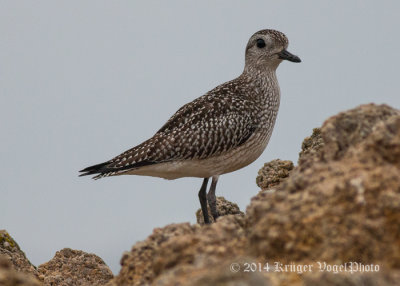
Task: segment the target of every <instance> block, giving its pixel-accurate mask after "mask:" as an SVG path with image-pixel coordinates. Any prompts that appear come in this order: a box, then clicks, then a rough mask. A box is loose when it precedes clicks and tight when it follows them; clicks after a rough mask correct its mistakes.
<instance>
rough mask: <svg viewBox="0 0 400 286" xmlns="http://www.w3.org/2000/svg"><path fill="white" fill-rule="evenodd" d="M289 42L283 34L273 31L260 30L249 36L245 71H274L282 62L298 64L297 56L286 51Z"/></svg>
mask: <svg viewBox="0 0 400 286" xmlns="http://www.w3.org/2000/svg"><path fill="white" fill-rule="evenodd" d="M288 44H289V41H288V39H287V37H286V36H285V34H283V33H281V32H279V31H275V30H261V31H258V32H257V33H255V34H254V35H253V36H251V38H250V40H249V42H248V43H247V47H246V66H245V69H255V70H259V71H262V70H266V69H271V70H276V68H277V67H278V65H279V64H280V63H281V62H282V61H283V60H288V61H291V62H295V63H299V62H301V60H300V58H299V57H298V56H295V55H293V54H291V53H289V52H288V51H287V50H286V49H287V47H288Z"/></svg>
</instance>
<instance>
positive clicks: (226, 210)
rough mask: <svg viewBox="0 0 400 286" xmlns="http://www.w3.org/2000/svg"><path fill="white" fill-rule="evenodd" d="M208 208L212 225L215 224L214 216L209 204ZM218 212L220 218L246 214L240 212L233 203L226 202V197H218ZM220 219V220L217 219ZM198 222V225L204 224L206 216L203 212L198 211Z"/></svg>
mask: <svg viewBox="0 0 400 286" xmlns="http://www.w3.org/2000/svg"><path fill="white" fill-rule="evenodd" d="M207 206H208V208H207V210H208V217H209V219H210V221H211V223H213V222H215V221H214V218H213V216H212V215H211V211H210V206H209V205H208V204H207ZM217 211H218V215H219V216H221V217H222V216H226V215H240V216H244V213H243V212H241V211H240V209H239V207H238V205H237V204H235V203H232V202H230V201H228V200H226V199H225V198H224V197H217ZM217 219H218V218H217ZM196 220H197V223H198V224H201V225H203V224H204V216H203V211H202V210H201V209H198V210H197V212H196Z"/></svg>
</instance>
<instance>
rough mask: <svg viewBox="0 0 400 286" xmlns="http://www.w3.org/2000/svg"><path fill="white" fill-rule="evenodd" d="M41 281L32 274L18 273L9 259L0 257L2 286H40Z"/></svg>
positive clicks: (0, 281) (0, 280) (0, 285)
mask: <svg viewBox="0 0 400 286" xmlns="http://www.w3.org/2000/svg"><path fill="white" fill-rule="evenodd" d="M40 285H42V284H41V283H40V282H39V280H38V279H37V278H36V276H34V275H33V274H31V273H27V272H26V273H24V272H21V271H17V270H16V269H15V265H14V264H12V263H11V261H10V259H9V257H7V256H5V255H0V286H40Z"/></svg>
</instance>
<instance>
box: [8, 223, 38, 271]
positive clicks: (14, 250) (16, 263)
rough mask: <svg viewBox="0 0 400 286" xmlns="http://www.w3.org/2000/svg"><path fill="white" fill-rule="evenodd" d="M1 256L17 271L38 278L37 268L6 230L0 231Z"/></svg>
mask: <svg viewBox="0 0 400 286" xmlns="http://www.w3.org/2000/svg"><path fill="white" fill-rule="evenodd" d="M0 256H3V258H4V259H7V260H8V261H9V262H10V263H11V264H12V266H13V268H14V269H15V270H17V271H20V272H27V273H31V274H33V275H35V276H38V272H37V269H36V267H35V266H33V265H32V263H31V262H30V261H29V260H28V258H26V255H25V253H24V252H23V251H22V250H21V248H20V247H19V245H18V244H17V242H16V241H15V240H14V239H13V238H12V237H11V236H10V235H9V234H8V232H7V231H6V230H0Z"/></svg>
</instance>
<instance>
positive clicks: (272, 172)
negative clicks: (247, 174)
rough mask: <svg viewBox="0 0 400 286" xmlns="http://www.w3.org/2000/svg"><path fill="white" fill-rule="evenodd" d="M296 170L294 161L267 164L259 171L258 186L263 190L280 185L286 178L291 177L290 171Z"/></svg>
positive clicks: (277, 161) (275, 161) (274, 161)
mask: <svg viewBox="0 0 400 286" xmlns="http://www.w3.org/2000/svg"><path fill="white" fill-rule="evenodd" d="M293 168H294V166H293V162H292V161H282V160H279V159H276V160H273V161H271V162H268V163H265V164H264V166H263V167H262V168H261V169H260V170H259V171H258V176H257V178H256V183H257V186H259V187H260V188H261V189H262V190H266V189H269V188H271V187H273V186H276V185H279V183H280V182H282V181H283V180H284V179H285V178H287V177H289V174H290V171H292V170H293Z"/></svg>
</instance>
